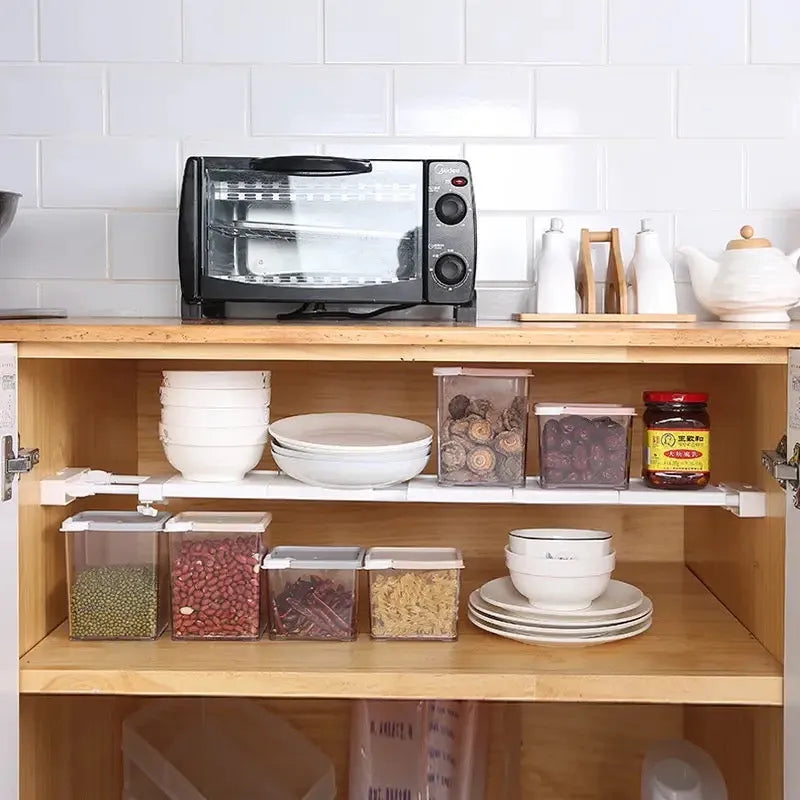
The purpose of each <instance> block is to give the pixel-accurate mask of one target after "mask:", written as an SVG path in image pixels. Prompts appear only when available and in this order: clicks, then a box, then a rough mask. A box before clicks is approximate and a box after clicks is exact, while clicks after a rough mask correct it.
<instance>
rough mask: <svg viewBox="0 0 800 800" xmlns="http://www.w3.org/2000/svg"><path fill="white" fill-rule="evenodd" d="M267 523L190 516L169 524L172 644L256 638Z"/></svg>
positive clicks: (210, 514)
mask: <svg viewBox="0 0 800 800" xmlns="http://www.w3.org/2000/svg"><path fill="white" fill-rule="evenodd" d="M271 519H272V515H271V514H265V513H260V512H255V513H252V512H249V511H242V512H237V511H231V512H215V511H190V512H186V513H184V514H178V515H176V516H174V517H172V519H170V520H169V522H168V523H167V525H166V527H165V530H166V531H167V533H168V534H169V549H170V580H171V584H172V638H173V639H176V640H184V639H258V638H259V637H260V636H261V633H262V632H263V630H264V626H265V625H266V613H265V611H266V609H265V607H264V606H265V596H264V590H263V584H264V583H265V581H266V579H265V578H264V577H263V575H262V573H261V561H262V559H263V558H264V555H265V553H266V552H267V547H266V530H267V527H268V526H269V523H270V520H271Z"/></svg>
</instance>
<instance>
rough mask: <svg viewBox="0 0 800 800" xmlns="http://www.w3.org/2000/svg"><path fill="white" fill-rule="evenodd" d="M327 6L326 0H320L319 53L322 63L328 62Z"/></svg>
mask: <svg viewBox="0 0 800 800" xmlns="http://www.w3.org/2000/svg"><path fill="white" fill-rule="evenodd" d="M326 17H327V8H326V2H325V0H319V23H318V25H317V27H318V33H319V55H320V58H321V61H320V63H322V64H327V63H328V62H327V58H328V53H327V46H326V38H327V37H326V36H325V27H326V25H327V19H326Z"/></svg>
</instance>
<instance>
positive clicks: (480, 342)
mask: <svg viewBox="0 0 800 800" xmlns="http://www.w3.org/2000/svg"><path fill="white" fill-rule="evenodd" d="M0 342H17V343H19V344H20V356H21V357H30V358H36V357H65V358H80V357H89V358H152V357H160V358H164V357H169V358H234V359H247V358H251V359H252V358H261V359H264V358H266V359H275V360H283V359H292V360H295V359H317V360H356V359H357V360H375V361H402V360H420V361H448V360H450V361H473V362H474V361H532V360H533V361H576V362H580V361H605V362H609V363H620V362H642V361H647V362H651V363H652V362H654V361H656V362H659V361H660V362H687V363H725V362H730V363H785V362H786V360H787V353H786V351H787V349H788V348H792V347H800V323H787V324H785V325H780V324H777V325H776V324H761V325H748V326H733V325H729V324H723V323H710V322H702V323H693V324H684V325H681V324H674V323H662V324H653V323H589V322H587V323H519V322H510V321H509V322H496V321H486V322H481V323H478V324H477V325H469V324H457V323H442V322H436V323H423V322H386V321H371V322H368V323H364V322H354V323H348V322H327V321H325V322H323V321H320V322H315V323H293V322H282V323H275V322H263V323H260V322H253V321H250V320H246V321H226V322H222V323H182V322H181V321H180V320H178V319H139V318H116V319H104V318H87V319H81V318H75V319H67V320H24V321H22V320H21V321H5V322H2V323H0Z"/></svg>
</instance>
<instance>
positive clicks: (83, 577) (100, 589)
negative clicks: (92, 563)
mask: <svg viewBox="0 0 800 800" xmlns="http://www.w3.org/2000/svg"><path fill="white" fill-rule="evenodd" d="M69 611H70V637H71V638H73V639H152V638H155V636H156V634H157V628H158V573H157V570H156V568H155V566H153V565H150V564H148V565H141V564H130V565H128V564H122V565H113V566H103V567H89V568H88V569H85V570H82V571H80V572H78V573H77V574H76V575H75V578H74V581H73V584H72V593H71V596H70V609H69Z"/></svg>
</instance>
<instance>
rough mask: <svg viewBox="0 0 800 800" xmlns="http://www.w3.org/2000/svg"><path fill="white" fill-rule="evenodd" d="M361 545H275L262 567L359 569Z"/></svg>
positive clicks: (362, 556)
mask: <svg viewBox="0 0 800 800" xmlns="http://www.w3.org/2000/svg"><path fill="white" fill-rule="evenodd" d="M363 562H364V548H363V547H290V546H287V545H281V546H280V547H275V548H273V550H272V551H271V552H270V553H268V554H267V556H266V557H265V558H264V562H263V564H262V565H261V568H262V569H314V570H323V569H361V567H362V565H363Z"/></svg>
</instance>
